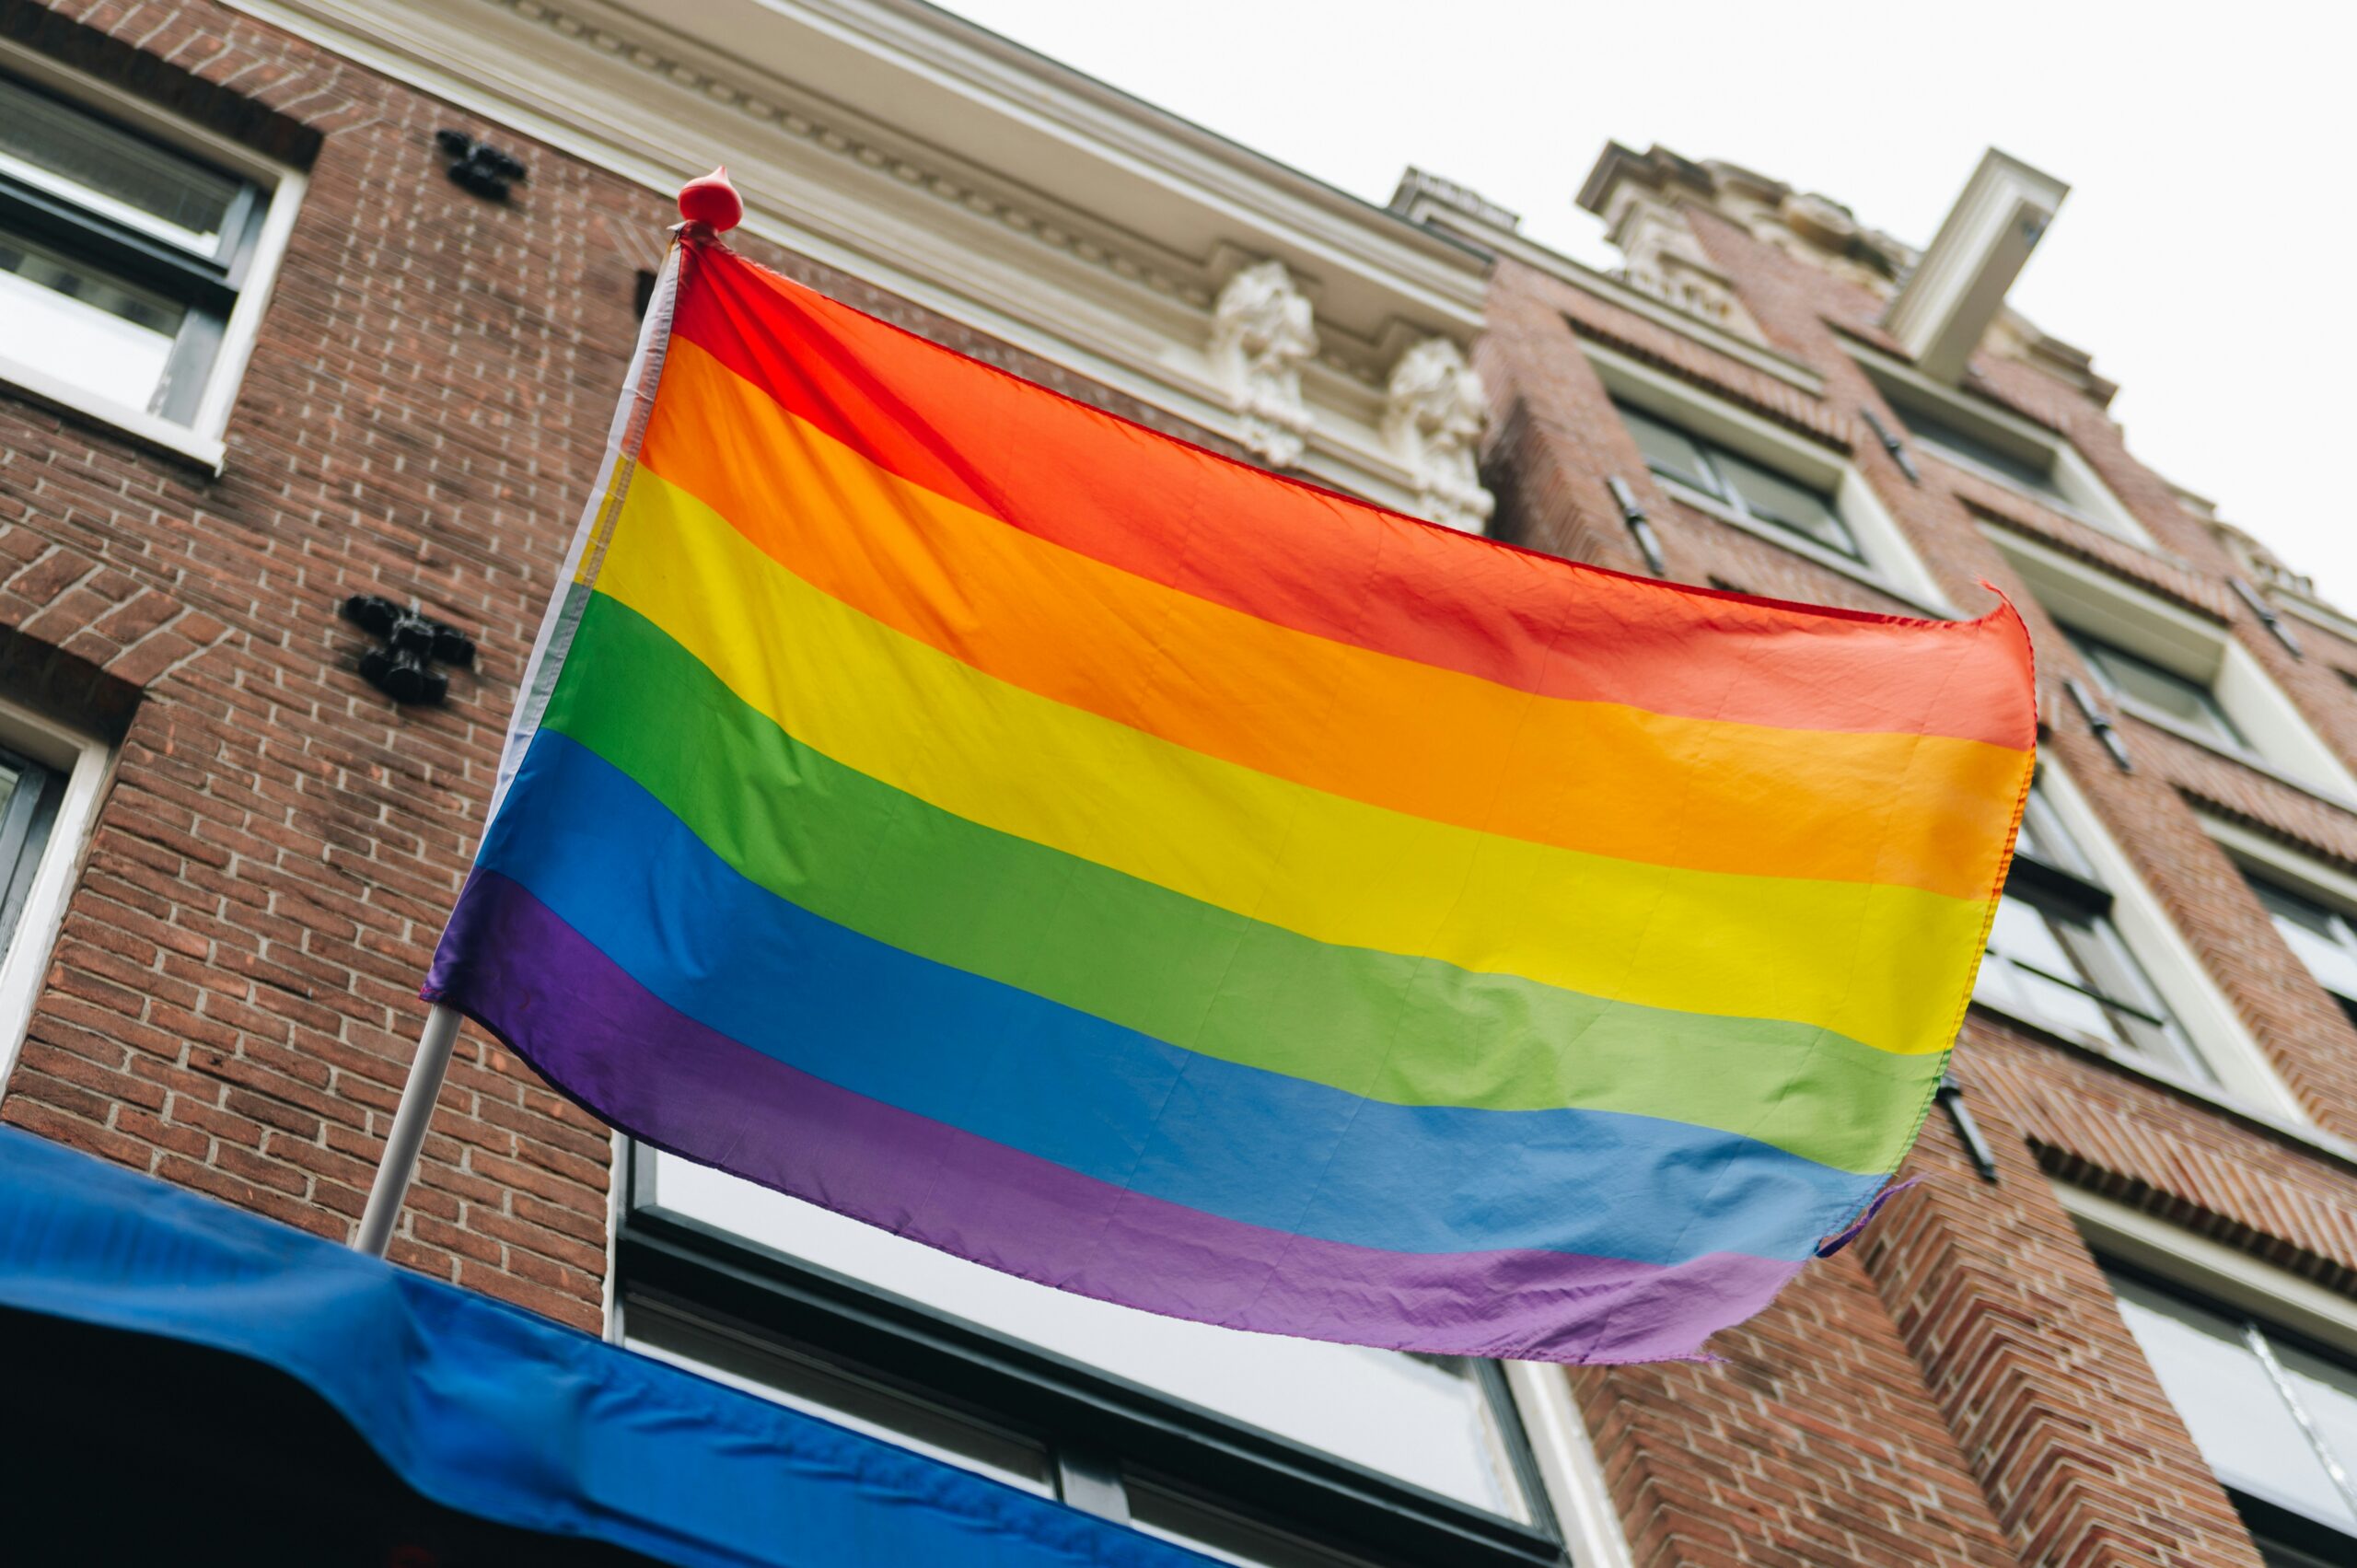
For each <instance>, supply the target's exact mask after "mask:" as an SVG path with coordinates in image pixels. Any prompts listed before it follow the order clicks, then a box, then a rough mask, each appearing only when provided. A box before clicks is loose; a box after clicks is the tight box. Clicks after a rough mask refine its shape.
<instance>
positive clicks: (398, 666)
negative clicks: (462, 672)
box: [343, 594, 475, 703]
mask: <svg viewBox="0 0 2357 1568" xmlns="http://www.w3.org/2000/svg"><path fill="white" fill-rule="evenodd" d="M343 618H344V619H345V620H346V621H351V622H352V623H353V624H354V626H357V627H359V628H360V629H361V630H362V631H364V632H367V633H372V634H374V635H376V636H378V637H382V638H383V639H384V640H385V645H384V646H383V647H381V648H371V649H369V650H368V651H367V652H366V653H365V654H362V655H361V656H360V678H361V679H363V680H366V682H368V684H369V685H371V686H374V687H375V688H376V689H377V691H382V692H383V693H384V694H385V695H386V696H388V697H390V698H391V699H392V700H393V701H394V702H396V703H439V702H440V701H442V699H443V698H444V697H445V696H447V695H448V694H449V691H450V678H449V677H448V676H447V675H445V674H443V673H442V672H441V671H440V670H438V669H434V668H429V667H430V666H432V665H434V664H436V663H440V664H452V665H461V666H470V665H472V664H473V663H474V662H475V643H474V639H473V638H472V637H470V636H468V635H467V634H466V633H463V632H461V631H459V629H458V628H457V627H456V626H452V625H449V624H447V623H446V622H444V621H436V620H435V619H433V618H432V617H431V616H427V615H424V614H421V613H420V612H419V611H417V610H413V609H404V608H403V607H402V606H401V605H398V604H395V603H394V602H393V601H392V600H391V599H389V598H379V597H377V595H375V594H354V595H353V596H352V597H351V598H348V599H345V600H344V601H343Z"/></svg>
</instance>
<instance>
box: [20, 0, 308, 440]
mask: <svg viewBox="0 0 2357 1568" xmlns="http://www.w3.org/2000/svg"><path fill="white" fill-rule="evenodd" d="M0 64H5V65H6V66H7V68H8V69H9V70H10V71H12V72H14V73H16V74H17V75H22V76H25V77H28V78H29V79H31V80H34V81H37V82H39V83H41V85H42V86H44V87H48V88H50V89H51V90H52V91H53V92H56V93H57V94H59V95H60V96H62V97H65V98H70V99H75V101H77V102H79V103H82V104H84V105H86V106H87V107H88V108H89V109H91V110H94V111H96V112H98V113H99V114H102V115H104V116H106V117H107V118H108V119H110V120H113V121H116V122H121V123H122V124H125V125H128V126H131V127H132V128H134V129H135V130H137V131H138V132H140V133H141V134H144V135H146V136H150V137H153V138H154V139H155V140H157V141H158V142H164V143H168V144H170V145H175V146H179V147H181V148H183V149H185V150H186V151H188V152H190V153H192V154H193V155H195V156H197V157H202V158H203V159H205V160H206V161H207V162H210V163H215V164H218V165H220V166H222V167H223V168H227V169H229V170H231V171H232V172H234V173H237V174H238V175H240V176H242V177H244V178H245V179H248V180H252V181H253V182H254V184H255V185H256V186H257V187H259V188H260V189H261V192H263V195H264V197H265V199H266V200H267V201H268V202H269V203H270V205H269V206H268V208H267V209H266V210H265V211H264V213H263V215H262V223H261V233H260V234H259V235H257V236H256V237H255V240H254V248H253V250H251V251H250V253H249V254H248V255H247V257H246V258H245V265H244V270H243V272H242V273H240V274H239V275H238V276H237V277H235V278H232V279H231V280H230V282H231V285H232V286H234V287H235V288H236V289H237V291H238V303H237V304H236V305H235V306H233V307H232V308H230V311H229V319H228V320H227V321H226V322H225V323H224V324H223V327H222V333H221V346H220V348H219V349H218V351H217V352H215V354H214V357H213V364H212V366H210V367H209V368H208V369H207V370H206V372H205V378H204V397H203V401H201V402H200V403H199V404H198V406H197V412H196V417H195V418H194V419H192V421H190V422H189V423H188V424H176V423H174V422H173V421H171V420H168V419H165V418H162V417H161V416H159V415H157V414H154V413H150V412H147V411H146V410H145V409H140V408H133V407H131V406H130V405H128V404H125V403H120V402H117V401H114V400H113V399H111V398H104V397H99V396H98V395H97V394H95V393H92V392H90V391H87V390H86V389H83V388H81V387H79V386H76V385H75V383H74V382H73V381H72V380H71V379H70V378H69V377H64V376H60V375H58V374H57V373H56V372H55V371H54V370H52V369H50V368H47V367H45V366H37V365H31V364H28V363H26V362H24V361H21V360H17V359H14V358H11V357H9V356H8V355H7V354H5V353H0V384H6V385H7V386H9V387H11V388H13V389H16V390H17V391H20V392H24V393H26V394H28V395H29V396H31V397H33V398H35V399H37V400H39V401H41V402H45V403H50V404H52V405H54V406H56V407H59V408H63V409H66V410H68V411H71V412H75V413H79V414H82V415H85V416H86V417H87V418H90V419H93V420H96V421H98V422H99V424H107V425H110V426H112V427H113V428H114V429H116V430H119V431H122V433H123V434H124V435H126V436H130V437H131V438H132V439H134V440H135V441H138V442H140V443H141V444H143V445H145V446H148V447H157V448H158V449H160V450H162V451H165V452H168V453H172V454H174V455H176V456H179V457H182V458H187V459H191V460H192V461H194V462H197V463H200V464H202V465H203V467H204V468H205V469H207V470H210V471H211V472H213V473H215V474H216V475H217V474H219V473H220V472H221V471H222V467H223V465H224V463H225V462H226V459H227V447H226V444H225V442H224V439H223V437H224V436H225V435H226V432H227V430H228V427H229V413H230V411H231V409H233V408H234V407H235V406H236V404H237V401H238V387H239V385H240V384H241V383H242V382H243V380H244V379H245V373H246V365H247V362H248V361H249V360H250V358H251V357H252V355H253V347H254V339H255V337H256V336H257V335H258V334H259V333H260V332H261V319H262V314H263V312H264V311H266V310H267V309H268V308H270V294H271V289H272V287H273V285H274V284H275V283H276V282H277V279H278V268H279V263H280V261H282V260H284V257H285V254H286V244H287V240H288V238H289V237H291V236H292V235H293V233H294V231H295V215H296V210H297V209H298V208H300V207H301V205H302V202H303V192H304V190H305V188H306V185H307V181H306V180H305V179H304V176H303V174H302V173H301V171H300V170H297V169H296V168H290V167H289V166H287V165H285V164H283V163H279V162H277V161H276V160H274V159H272V158H267V157H262V156H261V154H259V153H256V152H255V151H253V150H252V149H251V148H250V147H246V146H243V145H239V144H238V143H236V142H233V141H231V140H229V139H228V138H227V137H226V136H222V135H220V134H216V133H215V132H212V131H208V130H206V129H205V128H204V127H203V126H202V125H197V124H193V123H192V122H188V121H185V120H181V119H180V118H178V117H177V116H174V115H170V114H167V113H165V112H164V111H162V110H158V109H157V108H156V107H155V106H154V105H153V104H150V103H148V102H146V101H145V100H144V99H139V98H137V97H135V96H134V95H133V94H131V93H127V92H125V91H123V90H122V88H121V87H116V86H115V85H114V84H112V83H110V82H108V81H106V80H104V79H102V78H100V77H98V76H93V75H87V73H85V72H81V71H76V70H75V69H73V68H72V67H70V66H67V65H63V64H58V63H57V62H56V61H54V60H52V59H50V58H49V57H48V56H46V55H43V54H39V53H36V52H33V51H31V50H29V49H26V48H24V47H22V46H21V45H18V44H14V43H10V42H8V41H5V40H0Z"/></svg>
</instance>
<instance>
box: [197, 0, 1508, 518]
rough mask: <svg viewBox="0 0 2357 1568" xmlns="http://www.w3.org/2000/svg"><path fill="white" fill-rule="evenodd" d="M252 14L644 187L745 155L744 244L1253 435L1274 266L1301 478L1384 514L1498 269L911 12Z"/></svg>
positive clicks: (332, 5)
mask: <svg viewBox="0 0 2357 1568" xmlns="http://www.w3.org/2000/svg"><path fill="white" fill-rule="evenodd" d="M232 3H233V4H236V5H238V6H239V7H240V8H242V9H244V10H246V11H249V12H250V13H252V14H253V15H255V16H257V17H261V18H262V19H263V20H265V21H268V22H271V23H272V24H273V25H275V26H279V27H283V28H284V29H287V30H289V31H291V32H294V33H296V34H297V35H298V36H301V37H305V38H307V39H309V40H311V41H314V42H316V43H319V45H321V46H322V47H324V48H326V49H329V50H331V51H332V52H335V53H337V54H340V55H343V56H344V57H347V58H350V59H352V60H354V61H355V62H357V63H358V64H362V65H364V66H366V67H368V68H370V69H372V70H375V71H377V72H380V73H382V74H384V75H388V76H391V77H393V78H395V79H397V80H401V81H403V82H405V83H407V84H409V85H411V86H413V87H418V88H420V89H422V90H424V91H426V92H429V93H432V94H434V95H435V96H437V97H440V98H443V99H447V100H448V101H449V102H451V103H453V104H455V105H457V106H458V107H459V109H460V110H464V111H466V112H468V113H470V114H471V115H474V116H478V117H480V118H481V119H482V120H484V121H487V122H491V123H493V124H496V125H500V126H504V127H506V128H509V129H512V130H514V131H516V132H517V133H519V134H522V135H525V136H528V137H530V138H531V139H532V140H534V141H537V142H540V143H542V144H544V145H549V146H552V147H554V148H556V149H558V150H560V151H562V152H564V153H567V154H569V155H571V156H573V157H578V158H581V159H582V160H584V161H585V162H587V163H590V164H592V165H594V166H597V167H598V168H604V169H607V170H609V171H610V172H612V173H615V174H617V175H620V176H621V177H622V178H624V179H627V180H632V181H633V182H634V183H637V184H640V185H643V186H645V187H647V188H649V189H651V190H656V191H660V192H666V193H668V192H669V191H670V190H671V189H673V188H674V187H676V185H677V184H678V183H679V180H680V179H681V178H682V176H683V171H685V172H693V171H696V170H700V169H702V168H706V167H709V165H710V164H711V163H712V162H713V161H714V160H715V159H716V158H720V157H725V158H726V161H727V163H728V164H729V167H730V169H731V171H732V173H733V174H734V175H735V176H736V177H737V182H738V185H739V187H740V189H742V190H743V191H744V192H745V193H746V197H747V217H746V223H745V228H746V231H747V232H748V233H749V234H752V235H755V236H758V237H760V238H765V239H770V240H773V241H775V242H777V243H779V244H782V245H784V246H787V247H790V248H792V249H793V250H797V251H799V252H801V253H803V254H806V255H808V256H810V257H812V258H813V259H814V260H817V261H822V262H825V263H827V264H829V265H832V266H835V267H838V268H841V269H842V270H843V271H845V272H848V273H853V274H854V275H856V276H859V277H862V278H865V279H867V280H869V281H871V282H873V283H876V284H877V285H880V286H882V287H885V288H887V289H889V290H891V291H892V292H894V293H896V294H900V295H902V296H905V297H908V298H910V299H911V300H913V301H914V302H916V303H918V304H920V305H923V306H926V307H928V308H933V309H935V310H938V311H940V312H942V313H943V314H945V315H948V316H950V317H953V318H955V319H959V320H963V321H966V322H968V323H970V324H971V325H973V326H975V327H977V328H979V329H981V331H987V332H990V333H991V334H993V336H997V337H1000V338H1003V339H1004V340H1005V341H1007V342H1009V343H1014V344H1016V346H1018V347H1021V348H1023V349H1026V350H1028V351H1029V352H1032V353H1034V354H1039V355H1040V356H1041V357H1043V358H1046V359H1048V360H1051V361H1052V362H1054V363H1056V364H1060V365H1062V366H1067V367H1068V368H1070V369H1072V370H1074V371H1075V372H1077V373H1078V374H1080V375H1083V376H1086V377H1089V378H1091V379H1093V380H1096V381H1098V382H1101V383H1103V384H1105V385H1107V386H1109V387H1112V388H1115V389H1119V390H1120V391H1123V392H1127V393H1129V394H1130V395H1132V396H1134V397H1137V398H1139V399H1141V400H1143V401H1146V402H1148V403H1151V404H1153V405H1155V406H1156V407H1159V408H1163V409H1166V410H1167V411H1168V412H1172V413H1174V414H1176V415H1178V416H1179V417H1180V418H1183V419H1186V420H1189V421H1190V422H1192V423H1195V424H1199V425H1202V426H1203V427H1204V428H1207V429H1211V430H1214V431H1218V432H1220V433H1222V434H1225V435H1229V436H1237V437H1238V438H1241V437H1242V436H1243V435H1244V429H1243V419H1242V416H1241V415H1240V413H1239V412H1238V411H1237V408H1236V407H1235V406H1234V401H1233V399H1232V397H1231V396H1230V395H1229V392H1228V389H1226V388H1225V386H1224V384H1223V383H1222V381H1221V378H1220V377H1218V375H1217V374H1216V371H1215V368H1214V366H1213V365H1212V364H1211V363H1210V361H1209V359H1208V358H1207V356H1206V354H1205V349H1206V346H1207V344H1208V343H1209V338H1210V323H1211V313H1210V306H1211V302H1212V300H1213V297H1214V296H1216V294H1217V292H1218V290H1219V288H1220V287H1221V286H1222V285H1224V284H1225V281H1226V279H1227V278H1228V277H1229V276H1231V275H1232V274H1233V273H1234V272H1235V271H1237V269H1238V268H1239V267H1241V266H1243V265H1245V264H1248V263H1249V262H1250V261H1255V260H1259V259H1262V258H1271V257H1273V258H1277V259H1281V260H1283V261H1284V262H1285V264H1286V266H1287V268H1288V269H1289V270H1290V271H1291V272H1292V273H1294V274H1295V275H1296V276H1297V277H1299V278H1300V279H1301V280H1302V288H1303V292H1304V293H1305V295H1306V296H1308V297H1309V298H1310V299H1312V300H1313V301H1314V302H1315V304H1316V308H1317V311H1318V317H1317V327H1318V338H1319V341H1320V343H1321V352H1320V354H1319V356H1318V360H1317V361H1316V362H1314V363H1312V364H1309V365H1307V366H1304V374H1303V377H1302V379H1303V394H1304V398H1305V401H1306V403H1307V405H1308V407H1309V410H1310V412H1311V414H1312V421H1313V422H1312V427H1311V428H1310V429H1309V431H1308V432H1307V433H1306V436H1307V446H1306V452H1305V454H1304V456H1303V457H1302V459H1300V462H1299V465H1298V466H1299V468H1300V470H1302V471H1304V472H1306V473H1307V474H1309V475H1311V476H1312V477H1314V478H1316V479H1318V480H1319V481H1320V482H1325V483H1329V484H1332V485H1335V486H1337V487H1339V488H1341V489H1346V490H1350V491H1353V492H1356V493H1358V494H1364V495H1366V496H1367V497H1369V498H1370V499H1373V500H1375V501H1377V502H1379V503H1382V504H1384V505H1394V506H1399V507H1402V508H1405V509H1411V510H1412V509H1414V507H1415V505H1416V479H1415V475H1414V474H1413V473H1411V471H1410V470H1408V469H1407V468H1406V467H1405V466H1404V465H1402V464H1401V463H1400V462H1399V460H1397V459H1396V457H1395V455H1394V454H1393V453H1392V452H1391V451H1390V450H1389V449H1388V448H1387V445H1386V443H1385V441H1384V439H1383V436H1382V433H1381V431H1380V428H1379V425H1380V421H1381V418H1382V412H1383V400H1384V388H1385V385H1386V381H1387V377H1388V375H1389V372H1390V370H1391V367H1392V366H1393V365H1394V363H1395V362H1396V361H1397V359H1398V357H1399V354H1401V353H1402V352H1404V351H1405V350H1406V349H1407V348H1408V347H1409V346H1410V345H1411V343H1417V342H1420V341H1422V339H1424V338H1426V337H1429V336H1434V335H1438V336H1446V337H1448V338H1450V339H1452V340H1454V341H1459V342H1469V340H1470V339H1471V337H1472V335H1473V334H1474V333H1475V332H1477V331H1479V330H1480V319H1481V298H1482V294H1483V289H1484V281H1485V272H1486V260H1485V258H1482V257H1481V256H1480V255H1478V254H1476V253H1474V252H1472V251H1470V250H1467V249H1466V248H1465V247H1463V246H1461V245H1457V244H1455V243H1452V242H1450V241H1448V240H1446V239H1445V238H1441V237H1438V236H1434V235H1432V234H1428V233H1425V232H1423V231H1422V230H1420V229H1418V228H1416V227H1415V226H1411V225H1409V224H1406V223H1403V222H1401V221H1400V220H1399V219H1398V218H1397V217H1395V216H1393V215H1390V214H1388V213H1386V212H1384V211H1383V210H1382V209H1380V208H1377V207H1374V206H1372V205H1370V204H1368V203H1364V202H1359V201H1357V200H1356V199H1355V198H1353V197H1350V196H1348V195H1346V194H1344V193H1342V192H1337V191H1334V190H1332V189H1330V188H1329V187H1326V186H1323V185H1320V184H1318V182H1317V181H1315V180H1310V179H1308V178H1307V177H1306V176H1304V175H1301V174H1299V173H1298V172H1297V171H1295V170H1292V169H1288V168H1283V166H1281V165H1277V164H1274V163H1271V162H1270V161H1269V160H1267V159H1263V158H1259V157H1256V156H1255V155H1253V154H1251V153H1249V152H1248V151H1247V150H1245V149H1243V148H1241V147H1238V146H1237V145H1234V144H1232V143H1228V142H1225V141H1224V140H1222V139H1221V138H1219V137H1216V136H1213V134H1210V133H1208V132H1205V131H1203V130H1202V129H1201V128H1200V127H1196V126H1193V125H1190V124H1189V123H1187V122H1184V121H1181V120H1179V119H1177V118H1176V117H1175V116H1171V115H1168V114H1166V113H1164V112H1162V111H1161V110H1155V109H1152V108H1151V107H1149V106H1147V105H1144V104H1142V103H1139V102H1137V101H1136V100H1134V99H1129V98H1126V97H1125V96H1123V95H1121V94H1119V93H1117V92H1115V91H1114V90H1113V89H1111V88H1109V87H1105V86H1104V85H1103V84H1101V83H1097V82H1094V81H1092V80H1091V79H1089V78H1087V77H1086V76H1083V75H1080V74H1078V73H1076V72H1073V71H1070V70H1068V69H1066V68H1064V67H1062V66H1058V65H1055V64H1052V63H1051V62H1048V61H1045V60H1043V59H1041V58H1039V56H1037V55H1034V54H1031V53H1029V52H1028V51H1024V50H1021V49H1019V48H1018V47H1017V46H1016V45H1014V44H1011V43H1009V42H1007V41H1005V40H1003V39H999V38H997V37H995V36H994V35H993V34H990V33H987V32H985V31H983V30H982V29H978V28H974V27H972V26H971V25H970V24H968V23H965V22H962V21H959V20H958V19H957V18H955V17H949V16H947V15H946V14H945V13H942V12H939V11H935V10H933V9H931V8H930V7H927V6H920V5H916V4H913V3H911V0H671V3H670V4H668V5H666V6H662V7H661V9H660V10H659V12H657V11H656V7H655V6H654V5H653V4H652V0H560V3H556V4H552V3H549V0H232ZM638 6H645V7H646V8H645V9H644V10H641V9H639V8H637V7H638ZM657 16H659V17H660V19H659V20H657V19H656V17H657ZM814 82H816V83H822V84H823V85H824V90H823V91H821V90H819V87H814V86H812V85H810V84H812V83H814ZM951 149H954V150H951ZM1050 192H1053V194H1050Z"/></svg>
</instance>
